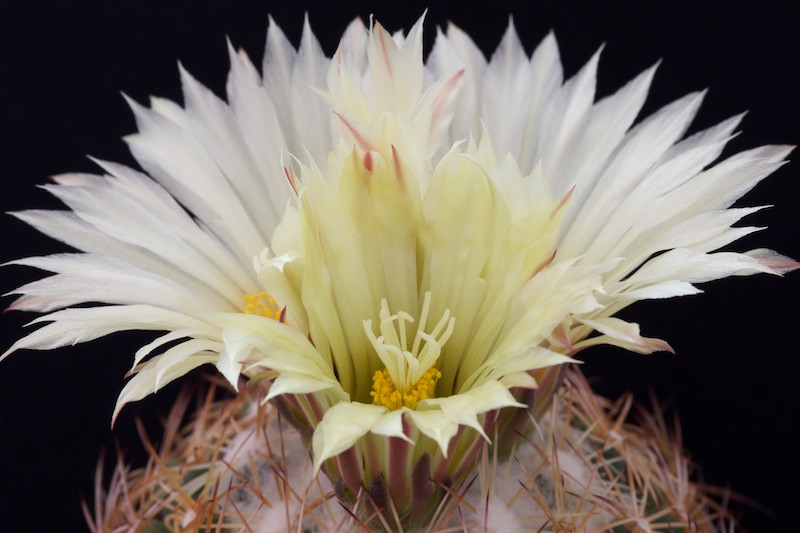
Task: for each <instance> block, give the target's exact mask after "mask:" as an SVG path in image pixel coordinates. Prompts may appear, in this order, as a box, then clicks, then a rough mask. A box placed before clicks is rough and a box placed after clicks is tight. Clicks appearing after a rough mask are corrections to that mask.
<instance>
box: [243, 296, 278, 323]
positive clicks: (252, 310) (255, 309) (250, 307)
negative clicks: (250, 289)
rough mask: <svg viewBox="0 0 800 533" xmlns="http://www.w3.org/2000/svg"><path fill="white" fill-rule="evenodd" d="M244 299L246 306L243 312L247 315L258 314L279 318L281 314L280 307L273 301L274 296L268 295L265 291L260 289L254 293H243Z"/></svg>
mask: <svg viewBox="0 0 800 533" xmlns="http://www.w3.org/2000/svg"><path fill="white" fill-rule="evenodd" d="M244 300H245V302H246V304H247V305H246V306H245V308H244V312H245V314H247V315H258V316H264V317H267V318H272V319H275V320H279V319H280V316H281V308H280V307H278V304H277V303H276V302H275V298H273V297H272V296H270V295H269V293H268V292H266V291H261V292H260V293H256V294H245V295H244Z"/></svg>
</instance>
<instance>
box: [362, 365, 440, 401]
mask: <svg viewBox="0 0 800 533" xmlns="http://www.w3.org/2000/svg"><path fill="white" fill-rule="evenodd" d="M440 377H442V373H441V372H439V371H438V370H436V369H435V368H434V367H431V368H429V369H428V370H426V371H425V373H424V374H422V377H421V378H419V381H417V382H416V383H415V384H414V385H413V386H412V387H410V388H408V389H407V390H397V387H396V386H395V384H394V382H393V381H392V376H391V375H389V371H388V370H386V369H385V368H384V369H383V370H378V371H377V372H375V375H374V376H373V377H372V392H370V393H369V395H370V396H372V403H374V404H375V405H382V406H384V407H387V408H388V409H389V410H390V411H395V410H397V409H400V408H401V407H408V408H409V409H416V408H417V404H419V402H421V401H422V400H425V399H427V398H431V397H432V396H433V389H434V388H436V382H437V381H439V378H440Z"/></svg>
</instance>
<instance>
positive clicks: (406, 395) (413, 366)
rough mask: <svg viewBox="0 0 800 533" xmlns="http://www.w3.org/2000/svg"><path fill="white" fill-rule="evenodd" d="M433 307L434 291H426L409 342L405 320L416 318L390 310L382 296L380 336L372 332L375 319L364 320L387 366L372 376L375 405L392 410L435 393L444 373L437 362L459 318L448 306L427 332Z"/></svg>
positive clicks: (410, 405)
mask: <svg viewBox="0 0 800 533" xmlns="http://www.w3.org/2000/svg"><path fill="white" fill-rule="evenodd" d="M430 307H431V293H430V292H426V293H425V299H424V300H423V303H422V311H421V313H420V317H419V323H418V324H417V332H416V335H414V341H413V343H412V344H411V346H410V347H409V346H408V337H407V335H406V323H413V322H414V319H413V318H412V317H411V316H410V315H409V314H408V313H405V312H403V311H400V312H398V313H396V314H393V315H392V314H390V313H389V304H388V303H387V302H386V300H385V299H384V300H381V313H380V318H381V324H380V331H381V336H380V337H376V336H375V334H374V333H373V332H372V321H371V320H365V321H364V331H365V332H366V334H367V337H368V338H369V340H370V342H371V343H372V346H373V347H374V348H375V351H376V352H377V354H378V357H379V358H380V360H381V362H382V363H383V364H384V366H385V368H384V369H383V370H379V371H377V372H375V374H374V375H373V377H372V382H373V383H372V392H370V393H369V394H370V396H372V400H373V403H374V404H375V405H382V406H384V407H386V408H388V409H390V410H392V411H393V410H395V409H400V408H401V407H408V408H409V409H416V408H417V404H419V402H421V401H422V400H425V399H426V398H431V397H433V391H434V389H435V388H436V382H437V381H438V380H439V378H440V377H442V373H441V372H440V371H439V370H437V369H436V367H435V366H434V365H435V364H436V361H437V360H438V359H439V356H440V355H441V353H442V347H443V346H444V343H446V342H447V339H449V338H450V335H452V334H453V328H454V326H455V321H456V319H455V318H454V317H451V316H450V310H449V309H447V310H445V312H444V314H443V315H442V318H441V319H440V320H439V322H438V323H437V324H436V326H435V327H434V328H433V330H432V331H431V332H430V333H426V332H425V327H426V325H427V323H428V313H429V312H430Z"/></svg>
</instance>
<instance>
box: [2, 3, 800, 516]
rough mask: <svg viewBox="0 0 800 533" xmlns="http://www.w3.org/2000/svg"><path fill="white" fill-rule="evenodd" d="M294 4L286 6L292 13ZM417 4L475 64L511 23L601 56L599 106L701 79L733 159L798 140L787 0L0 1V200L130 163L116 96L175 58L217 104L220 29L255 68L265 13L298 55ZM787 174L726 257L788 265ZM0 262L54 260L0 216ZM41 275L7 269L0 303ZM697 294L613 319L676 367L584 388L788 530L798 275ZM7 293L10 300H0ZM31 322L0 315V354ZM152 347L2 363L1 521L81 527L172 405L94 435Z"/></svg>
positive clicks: (130, 342)
mask: <svg viewBox="0 0 800 533" xmlns="http://www.w3.org/2000/svg"><path fill="white" fill-rule="evenodd" d="M287 4H288V5H287ZM425 7H429V11H428V15H427V22H426V43H427V44H428V47H430V44H431V42H432V39H433V36H434V31H433V29H434V27H435V26H437V25H444V24H445V23H446V21H448V20H452V21H453V22H455V23H456V24H457V25H459V26H460V27H461V28H462V29H464V30H465V31H467V33H469V34H470V35H471V36H472V37H473V38H474V39H475V41H476V42H477V43H478V45H479V46H480V47H481V48H482V49H483V50H484V52H486V53H487V54H488V53H491V51H492V50H493V49H494V47H495V46H496V45H497V43H498V42H499V40H500V38H501V36H502V34H503V31H504V30H505V27H506V25H507V23H508V16H509V14H514V16H515V19H514V20H515V23H516V26H517V28H518V30H519V33H520V34H521V38H522V41H523V43H524V45H525V47H526V49H527V50H528V51H529V52H530V51H531V50H532V48H533V47H534V46H535V44H536V43H537V42H538V41H539V40H540V39H541V38H542V37H543V36H544V35H545V34H546V32H547V31H548V30H550V29H554V30H555V32H556V36H557V37H558V40H559V44H560V46H561V53H562V59H563V62H564V64H565V69H566V72H567V75H571V74H574V73H575V72H576V71H577V70H578V68H579V67H580V66H581V65H582V64H583V63H584V62H585V61H586V60H588V58H589V57H590V56H591V54H592V53H593V52H594V51H595V49H596V48H597V47H598V46H599V45H600V44H601V43H606V48H605V51H604V52H603V57H602V59H601V63H600V70H599V82H598V84H599V85H598V94H599V95H600V96H603V95H606V94H609V93H610V92H611V91H613V90H615V89H616V88H618V87H619V86H621V85H622V84H623V83H624V82H626V81H627V80H628V79H630V78H632V77H633V76H634V75H636V74H637V73H639V72H640V71H642V70H643V69H645V68H647V67H648V66H650V65H651V64H653V63H654V62H655V61H657V60H658V59H660V58H663V60H664V62H663V64H662V65H661V67H660V68H659V71H658V73H657V75H656V79H655V83H654V87H653V89H652V91H651V95H650V98H649V100H648V103H647V104H646V108H645V112H651V111H654V110H655V109H657V108H658V107H660V106H661V105H664V104H666V103H667V102H669V101H671V100H673V99H675V98H677V97H680V96H682V95H683V94H685V93H687V92H689V91H693V90H697V89H702V88H705V87H710V89H711V90H710V93H709V95H708V96H707V98H706V102H705V104H704V106H703V108H702V110H701V112H700V115H699V117H698V119H697V121H696V125H695V127H694V129H695V130H696V129H698V128H700V127H707V126H710V125H712V124H714V123H716V122H718V121H720V120H722V119H725V118H727V117H729V116H731V115H733V114H736V113H738V112H741V111H743V110H749V111H750V113H749V114H748V116H747V117H746V118H745V120H744V123H743V126H742V129H743V133H742V134H741V135H740V136H739V137H738V138H737V139H735V140H734V141H733V142H732V143H731V150H729V151H738V150H741V149H746V148H750V147H754V146H757V145H760V144H766V143H789V144H794V143H798V142H800V123H799V121H800V103H798V102H799V101H800V100H799V99H800V80H799V79H798V72H799V69H800V30H798V28H800V4H797V3H794V2H777V1H765V2H759V3H757V4H756V3H755V2H741V3H737V2H701V3H696V2H685V1H671V2H636V1H630V2H589V1H587V2H578V1H569V2H555V1H540V2H519V3H516V4H515V3H513V2H501V1H494V2H490V3H486V4H482V5H480V6H479V7H467V6H466V4H465V3H463V2H458V3H455V2H453V3H448V4H441V3H435V2H427V3H415V2H403V3H402V4H401V5H398V6H391V7H389V6H388V4H382V3H375V4H374V5H371V4H370V3H368V2H361V3H357V2H348V3H346V4H342V5H339V4H336V3H334V2H327V3H325V4H321V5H310V4H308V3H300V2H297V3H294V2H291V3H285V2H284V3H269V2H255V1H252V2H221V1H220V2H190V1H180V2H159V1H153V0H147V1H138V2H132V1H131V2H100V1H94V2H90V1H81V2H78V1H73V2H70V1H62V2H41V1H40V2H36V3H22V2H8V1H5V0H3V1H0V208H1V209H2V211H9V210H21V209H27V208H57V207H58V203H57V202H56V201H55V200H53V199H52V198H51V197H49V195H48V194H46V193H44V192H43V191H41V190H38V189H37V188H36V185H37V184H42V183H44V182H45V181H46V178H47V176H50V175H53V174H58V173H63V172H73V171H86V172H95V171H96V170H97V169H96V168H95V167H94V166H93V164H92V163H91V162H90V161H88V160H87V159H86V157H85V154H87V153H88V154H91V155H94V156H97V157H100V158H103V159H108V160H114V161H122V162H126V163H129V164H132V163H133V162H132V159H131V157H130V156H129V155H128V153H127V150H126V148H125V145H124V143H123V142H122V141H121V140H120V137H122V136H123V135H125V134H128V133H131V132H133V131H134V123H133V119H132V117H131V114H130V113H129V111H128V109H127V107H126V105H125V103H124V102H123V99H122V97H121V96H120V91H124V92H125V93H126V94H128V95H130V96H131V97H133V98H134V99H136V100H137V101H140V102H146V98H147V96H148V95H150V94H153V95H158V96H165V97H169V98H171V99H175V100H180V84H179V80H178V73H177V68H176V60H178V59H179V60H180V61H182V62H183V64H184V65H185V66H186V68H187V69H188V70H189V71H190V72H191V73H193V74H194V75H195V76H196V77H197V78H198V79H199V80H200V81H202V82H204V83H205V84H207V85H208V86H209V87H211V88H212V89H213V90H214V91H215V92H217V94H223V87H224V82H225V77H226V74H227V67H228V61H227V55H226V54H227V52H226V48H225V36H229V37H230V39H231V41H232V42H233V44H234V45H235V46H237V47H243V48H244V49H245V50H246V51H247V52H248V53H249V55H250V56H251V58H252V59H253V61H254V63H255V64H257V65H260V62H261V54H262V51H263V46H264V40H265V32H266V26H267V15H268V14H272V16H273V18H274V19H275V20H276V22H277V23H278V24H279V25H280V26H281V27H282V28H283V29H284V31H285V32H286V34H287V35H288V36H289V38H290V39H291V40H292V41H293V42H294V43H295V44H296V43H298V41H299V37H300V32H301V27H302V22H303V13H304V12H305V11H306V10H307V11H308V12H309V16H310V18H311V23H312V26H313V28H314V30H315V32H316V34H317V36H318V37H319V39H320V41H321V43H322V46H323V47H324V49H325V50H326V52H328V54H330V53H332V52H333V51H334V49H335V46H336V43H337V41H338V36H339V35H340V34H341V32H342V31H343V30H344V28H345V27H346V25H347V23H348V22H349V21H350V20H352V18H353V17H354V16H356V15H360V16H361V17H362V18H364V19H365V20H366V19H367V18H368V17H369V14H370V13H373V12H374V13H375V14H376V16H377V18H378V19H379V20H380V21H381V22H382V23H383V24H384V26H386V27H387V28H389V29H390V30H396V29H399V28H406V29H407V28H409V27H410V26H411V25H412V24H413V22H414V21H415V20H416V18H417V17H418V16H419V15H420V14H421V13H422V12H423V10H424V9H425ZM798 177H800V166H798V164H797V163H790V164H789V165H787V166H786V167H784V168H783V169H781V170H780V171H778V172H777V173H775V174H774V175H773V176H771V177H770V178H768V179H767V181H766V182H764V183H762V184H761V185H759V186H758V187H757V188H756V189H755V190H754V191H753V192H751V193H750V194H749V195H748V196H746V197H745V199H744V200H743V201H742V202H741V204H742V205H763V204H774V206H775V207H773V208H772V209H769V210H766V211H763V212H760V213H758V214H756V215H754V216H752V217H750V219H749V220H748V221H747V222H748V223H750V224H753V225H760V226H763V225H769V226H770V228H769V229H768V230H766V231H764V232H760V233H757V234H756V235H754V236H750V237H748V238H747V239H746V240H745V241H742V242H740V243H736V244H735V245H734V247H733V248H734V249H737V250H746V249H750V248H755V247H762V246H764V247H770V248H774V249H777V250H779V251H781V252H782V253H785V254H787V255H790V256H793V257H800V243H798V239H797V234H796V229H797V227H798V222H800V190H798ZM0 228H2V234H1V238H2V241H0V261H8V260H12V259H16V258H20V257H25V256H30V255H43V254H48V253H52V252H55V251H62V250H64V249H65V248H64V247H63V245H60V244H58V243H55V242H52V241H50V240H49V239H47V238H44V237H42V236H40V235H39V234H37V233H36V232H35V231H34V230H32V229H30V228H28V227H26V226H25V225H24V224H22V223H21V222H19V221H17V220H16V219H13V218H11V217H9V216H4V217H3V218H2V221H0ZM38 277H39V274H38V273H37V272H36V271H34V270H32V269H25V268H20V267H4V268H3V269H2V270H0V292H3V293H4V292H8V291H10V290H12V289H14V288H15V287H17V286H19V285H20V284H21V283H24V282H26V281H30V280H33V279H36V278H38ZM703 288H704V289H705V290H706V291H707V293H706V294H704V295H700V296H695V297H690V298H684V299H679V300H670V301H657V302H645V303H640V304H637V305H635V306H633V307H632V308H630V309H628V310H627V311H626V313H625V316H626V317H627V318H629V319H634V320H636V321H638V322H640V323H641V324H642V326H643V332H644V333H645V334H646V335H649V336H659V337H663V338H666V339H667V340H669V341H670V342H671V344H672V345H673V346H674V347H675V349H676V350H677V352H678V354H677V355H676V356H671V355H668V354H654V355H652V356H648V357H643V356H637V355H633V354H628V353H625V352H623V351H621V350H607V349H598V350H595V351H589V352H586V353H585V354H584V358H586V359H587V360H588V363H587V365H586V370H587V372H589V373H590V374H593V375H595V376H598V382H597V384H596V389H597V390H599V391H601V392H603V393H605V394H609V395H612V396H614V395H618V394H620V393H621V392H623V391H624V390H627V389H632V390H634V391H635V392H636V393H637V395H639V397H640V398H642V399H643V400H646V399H647V393H648V390H649V389H652V390H653V391H654V392H655V394H656V396H657V397H658V398H659V399H660V400H661V401H662V402H663V403H664V404H665V405H668V406H671V407H676V408H677V411H678V412H679V414H680V417H681V420H682V431H683V437H684V442H685V445H686V448H687V449H688V450H690V453H691V455H692V457H693V458H694V459H695V460H696V461H697V462H698V463H699V464H701V465H702V470H703V477H704V479H705V480H706V481H707V482H708V483H711V484H716V485H721V486H728V485H729V486H730V487H731V488H733V489H734V490H736V491H738V492H740V493H743V494H745V495H747V496H749V497H750V498H752V499H753V500H755V501H757V502H759V503H760V504H762V505H763V506H764V507H766V508H767V509H769V510H770V511H771V512H772V513H773V514H774V518H771V517H770V516H768V515H767V514H764V513H762V512H759V511H756V510H745V512H744V518H743V524H744V525H745V526H746V527H747V528H748V529H749V530H751V531H787V530H791V529H793V527H792V526H791V524H795V523H796V520H795V518H794V513H795V512H796V504H795V502H794V501H793V498H794V497H795V496H796V495H797V494H798V490H797V486H798V479H800V478H798V476H799V475H800V461H799V460H798V454H799V453H800V452H798V446H797V441H796V435H795V433H796V432H795V424H796V423H797V422H798V418H800V417H798V414H797V411H796V408H797V406H798V401H797V396H796V394H797V390H798V385H797V377H796V374H795V367H796V365H795V364H794V360H795V358H796V357H797V355H798V354H797V344H796V340H795V339H796V335H797V326H796V321H797V318H798V312H797V308H796V302H797V300H798V296H800V275H798V274H797V273H795V275H789V276H787V277H786V278H785V279H778V278H773V277H768V276H760V277H752V278H744V279H732V280H723V281H719V282H714V283H710V284H707V285H706V286H704V287H703ZM10 302H11V298H9V297H6V298H4V300H3V302H2V305H3V306H7V305H8V304H9V303H10ZM31 318H33V317H32V316H31V315H25V314H23V313H15V312H12V313H6V314H4V315H2V316H0V333H1V338H0V349H5V348H6V347H8V346H9V345H11V344H12V343H13V341H14V340H15V339H17V338H19V336H20V335H21V334H22V329H21V328H22V325H23V324H24V323H25V322H26V321H28V320H30V319H31ZM145 338H146V337H142V336H140V335H138V334H132V333H123V334H117V335H114V336H112V337H110V338H107V339H103V340H100V341H97V342H93V343H90V344H86V345H81V346H77V347H73V348H69V349H62V350H57V351H56V352H52V353H51V352H44V353H39V352H23V353H17V354H15V355H14V356H12V357H10V358H9V359H8V360H6V361H4V362H3V363H2V364H0V489H2V490H1V491H0V492H2V494H0V529H2V530H3V531H84V530H85V529H86V526H85V525H84V523H83V519H82V517H81V514H80V497H81V495H83V496H84V497H87V498H89V499H91V497H92V493H91V476H92V472H93V469H94V466H95V464H96V462H97V457H98V454H99V453H100V450H101V449H103V448H107V449H108V448H113V446H114V441H115V440H118V441H120V442H121V443H122V447H123V448H124V449H125V450H127V452H128V453H129V454H130V455H132V456H136V455H137V454H140V453H141V452H140V450H139V449H138V448H137V445H136V444H135V443H136V441H137V439H136V437H135V428H134V423H133V420H134V417H135V416H141V417H143V418H145V420H147V421H149V423H150V425H151V426H152V424H153V421H155V420H157V418H158V414H159V413H163V412H164V411H165V409H166V408H167V407H168V406H169V404H170V402H171V398H172V397H174V394H175V391H176V387H167V389H166V390H165V391H163V392H162V393H159V395H158V396H157V397H155V398H150V399H147V400H145V401H143V402H140V403H139V404H136V405H133V406H130V407H128V408H126V410H125V411H124V412H123V414H122V415H121V416H120V419H119V421H118V424H117V427H116V428H115V429H114V431H113V432H112V431H111V430H110V429H109V423H110V416H111V411H112V409H113V405H114V401H115V398H116V396H117V394H118V393H119V391H120V389H121V388H122V386H123V383H124V380H123V375H124V373H125V372H126V370H127V369H128V367H129V365H130V363H131V361H132V354H133V352H134V351H135V349H136V348H137V347H138V346H140V345H141V344H142V343H143V342H144V339H145Z"/></svg>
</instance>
